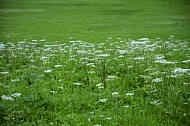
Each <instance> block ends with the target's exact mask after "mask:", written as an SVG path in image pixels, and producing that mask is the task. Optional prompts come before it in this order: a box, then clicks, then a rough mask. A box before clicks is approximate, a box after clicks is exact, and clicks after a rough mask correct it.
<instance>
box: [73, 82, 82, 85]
mask: <svg viewBox="0 0 190 126" xmlns="http://www.w3.org/2000/svg"><path fill="white" fill-rule="evenodd" d="M73 84H74V85H76V86H81V85H82V83H73Z"/></svg>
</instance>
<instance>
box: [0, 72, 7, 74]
mask: <svg viewBox="0 0 190 126" xmlns="http://www.w3.org/2000/svg"><path fill="white" fill-rule="evenodd" d="M8 73H9V72H0V74H4V75H5V74H8Z"/></svg>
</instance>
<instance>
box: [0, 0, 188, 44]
mask: <svg viewBox="0 0 190 126" xmlns="http://www.w3.org/2000/svg"><path fill="white" fill-rule="evenodd" d="M0 29H1V30H0V40H1V41H5V40H6V37H5V35H10V40H11V41H19V40H23V39H26V38H27V39H33V38H35V39H47V40H48V41H58V40H59V41H62V40H66V39H67V38H68V37H71V36H73V37H78V39H80V40H85V41H89V42H102V41H104V40H105V39H106V38H107V37H114V38H117V37H120V38H132V39H136V38H137V39H138V38H141V37H149V38H156V37H161V38H165V39H166V38H168V37H169V36H170V35H174V36H175V37H177V38H179V39H186V38H189V36H190V35H189V33H190V30H189V29H190V2H189V1H188V0H157V1H155V0H146V1H141V0H135V1H134V0H117V1H116V0H101V1H100V0H64V1H61V0H55V1H50V0H41V1H38V0H32V1H23V0H17V1H13V0H0Z"/></svg>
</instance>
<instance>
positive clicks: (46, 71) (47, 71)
mask: <svg viewBox="0 0 190 126" xmlns="http://www.w3.org/2000/svg"><path fill="white" fill-rule="evenodd" d="M52 71H53V70H51V69H48V70H45V71H44V72H45V73H51V72H52Z"/></svg>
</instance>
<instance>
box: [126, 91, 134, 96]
mask: <svg viewBox="0 0 190 126" xmlns="http://www.w3.org/2000/svg"><path fill="white" fill-rule="evenodd" d="M133 95H135V94H134V92H129V93H126V96H133Z"/></svg>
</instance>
